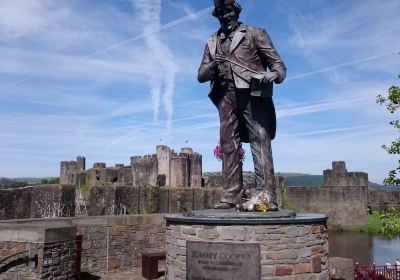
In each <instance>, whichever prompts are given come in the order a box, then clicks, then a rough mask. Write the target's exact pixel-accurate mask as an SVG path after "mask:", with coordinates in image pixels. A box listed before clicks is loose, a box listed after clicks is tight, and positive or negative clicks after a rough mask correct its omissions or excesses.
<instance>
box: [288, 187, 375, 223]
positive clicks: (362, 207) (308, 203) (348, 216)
mask: <svg viewBox="0 0 400 280" xmlns="http://www.w3.org/2000/svg"><path fill="white" fill-rule="evenodd" d="M284 191H285V192H286V195H287V198H288V200H289V201H290V202H291V203H292V204H294V205H295V206H296V207H297V210H299V211H300V212H317V213H324V214H326V215H327V216H328V217H329V219H328V228H329V229H333V228H354V227H357V226H361V225H364V224H365V223H366V222H367V216H368V214H367V206H368V196H367V195H366V193H367V187H366V186H346V187H339V186H324V187H286V188H284Z"/></svg>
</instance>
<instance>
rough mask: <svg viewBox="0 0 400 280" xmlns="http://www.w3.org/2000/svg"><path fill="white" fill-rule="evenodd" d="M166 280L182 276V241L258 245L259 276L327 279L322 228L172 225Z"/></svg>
mask: <svg viewBox="0 0 400 280" xmlns="http://www.w3.org/2000/svg"><path fill="white" fill-rule="evenodd" d="M166 235H167V240H166V242H167V274H166V279H174V280H178V279H186V242H187V241H188V240H189V241H204V242H234V243H244V242H250V243H256V244H260V247H261V251H260V255H261V279H263V280H264V279H265V280H270V279H271V280H272V279H287V280H295V279H309V280H327V279H328V273H329V272H328V268H329V262H328V235H327V232H326V227H325V226H324V225H320V224H314V225H256V226H255V225H237V226H223V225H217V226H210V225H175V224H171V225H168V227H167V233H166Z"/></svg>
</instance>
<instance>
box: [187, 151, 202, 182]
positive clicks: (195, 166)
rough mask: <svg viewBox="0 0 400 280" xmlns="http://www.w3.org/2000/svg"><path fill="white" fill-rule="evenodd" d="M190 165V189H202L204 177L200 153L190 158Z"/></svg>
mask: <svg viewBox="0 0 400 280" xmlns="http://www.w3.org/2000/svg"><path fill="white" fill-rule="evenodd" d="M189 161H190V162H189V164H190V187H192V188H200V187H201V178H202V177H203V170H202V165H203V159H202V156H201V155H200V154H198V153H194V154H192V155H190V156H189Z"/></svg>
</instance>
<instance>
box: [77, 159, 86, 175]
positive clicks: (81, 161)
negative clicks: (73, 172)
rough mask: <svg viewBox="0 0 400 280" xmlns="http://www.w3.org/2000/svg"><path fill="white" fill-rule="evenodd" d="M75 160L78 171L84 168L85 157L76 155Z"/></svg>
mask: <svg viewBox="0 0 400 280" xmlns="http://www.w3.org/2000/svg"><path fill="white" fill-rule="evenodd" d="M76 162H77V164H78V172H82V171H85V170H86V158H85V157H83V156H78V157H76Z"/></svg>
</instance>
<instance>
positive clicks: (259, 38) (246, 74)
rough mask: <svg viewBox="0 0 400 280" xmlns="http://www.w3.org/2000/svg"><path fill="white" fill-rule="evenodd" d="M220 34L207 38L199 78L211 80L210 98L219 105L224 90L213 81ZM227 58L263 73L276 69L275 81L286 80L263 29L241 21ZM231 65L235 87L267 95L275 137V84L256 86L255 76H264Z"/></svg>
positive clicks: (256, 95)
mask: <svg viewBox="0 0 400 280" xmlns="http://www.w3.org/2000/svg"><path fill="white" fill-rule="evenodd" d="M217 36H218V32H215V33H214V34H213V35H212V36H211V38H209V39H208V41H207V45H206V48H205V51H204V55H203V59H202V61H201V64H200V67H199V71H198V77H197V78H198V80H199V81H200V82H206V81H211V83H210V85H211V87H210V93H209V97H210V99H211V100H212V102H213V103H214V104H215V106H217V108H218V104H219V102H220V100H221V98H222V97H223V96H224V93H223V92H219V91H218V90H217V86H216V83H214V82H215V81H214V80H213V79H214V77H215V76H214V71H215V70H214V63H213V61H214V59H215V54H216V51H217V40H218V38H217ZM228 58H229V59H230V60H232V61H235V62H237V63H239V64H241V65H243V66H245V67H248V68H250V69H252V70H254V71H257V72H260V73H262V72H265V71H266V70H267V69H269V71H274V72H276V73H277V74H278V78H277V80H275V83H281V82H282V81H283V80H284V79H285V76H286V67H285V64H284V63H283V61H282V60H281V58H280V56H279V54H278V52H277V51H276V49H275V48H274V45H273V44H272V42H271V39H270V38H269V36H268V34H267V32H266V31H265V30H264V29H261V28H257V27H253V26H250V25H246V24H243V23H240V25H239V27H238V29H237V30H236V31H235V34H234V36H233V39H232V43H231V47H230V55H229V57H228ZM230 67H231V70H232V73H233V79H234V82H235V87H236V88H238V89H249V94H250V95H252V96H255V97H261V98H265V103H266V106H267V107H268V108H267V112H268V116H266V117H268V118H269V119H270V122H269V123H270V127H269V128H267V129H268V130H269V133H270V136H271V139H274V137H275V133H276V116H275V107H274V104H273V101H272V88H273V87H272V83H269V84H261V83H256V86H254V85H255V83H254V78H255V79H256V80H257V79H260V78H262V76H263V75H257V74H254V73H253V72H251V71H249V70H247V69H245V68H243V67H240V66H238V65H235V64H233V63H230ZM241 139H242V141H243V142H248V135H247V134H246V132H245V131H244V132H241Z"/></svg>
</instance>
